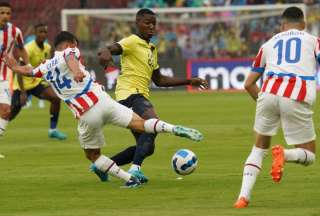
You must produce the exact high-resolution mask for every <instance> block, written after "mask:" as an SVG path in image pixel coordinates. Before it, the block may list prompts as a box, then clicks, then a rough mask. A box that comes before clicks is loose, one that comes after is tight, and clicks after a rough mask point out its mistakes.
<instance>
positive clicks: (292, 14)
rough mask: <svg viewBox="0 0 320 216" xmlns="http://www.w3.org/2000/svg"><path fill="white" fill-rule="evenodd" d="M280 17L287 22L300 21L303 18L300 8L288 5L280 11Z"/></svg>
mask: <svg viewBox="0 0 320 216" xmlns="http://www.w3.org/2000/svg"><path fill="white" fill-rule="evenodd" d="M281 18H282V19H285V20H287V21H289V22H301V21H303V20H304V15H303V11H302V10H301V9H300V8H298V7H289V8H287V9H285V11H284V12H283V13H282V15H281Z"/></svg>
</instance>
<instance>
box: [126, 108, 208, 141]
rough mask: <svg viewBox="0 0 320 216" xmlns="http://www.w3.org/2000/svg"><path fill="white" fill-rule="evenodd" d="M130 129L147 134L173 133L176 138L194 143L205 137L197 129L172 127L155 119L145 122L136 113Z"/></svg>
mask: <svg viewBox="0 0 320 216" xmlns="http://www.w3.org/2000/svg"><path fill="white" fill-rule="evenodd" d="M128 127H129V128H131V129H132V130H135V131H137V132H147V133H154V134H156V133H171V134H174V135H176V136H180V137H186V138H188V139H191V140H193V141H200V140H202V139H203V135H202V134H201V133H200V132H199V131H198V130H196V129H193V128H187V127H184V126H180V125H172V124H169V123H167V122H164V121H162V120H160V119H155V118H154V119H148V120H144V119H142V118H141V117H140V116H138V115H137V114H135V113H133V117H132V120H131V122H130V123H129V125H128Z"/></svg>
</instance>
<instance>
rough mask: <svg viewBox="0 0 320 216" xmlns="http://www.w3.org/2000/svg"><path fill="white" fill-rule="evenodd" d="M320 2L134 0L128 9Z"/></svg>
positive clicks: (303, 0)
mask: <svg viewBox="0 0 320 216" xmlns="http://www.w3.org/2000/svg"><path fill="white" fill-rule="evenodd" d="M319 2H320V1H319V0H134V1H131V2H128V7H147V8H163V7H208V6H226V5H254V4H287V3H306V4H314V3H319Z"/></svg>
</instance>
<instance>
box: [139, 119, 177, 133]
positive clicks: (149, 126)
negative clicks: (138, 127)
mask: <svg viewBox="0 0 320 216" xmlns="http://www.w3.org/2000/svg"><path fill="white" fill-rule="evenodd" d="M174 127H175V126H174V125H172V124H169V123H167V122H164V121H161V120H160V119H155V118H152V119H148V120H146V121H145V122H144V129H145V131H146V132H147V133H165V132H167V133H172V130H173V128H174Z"/></svg>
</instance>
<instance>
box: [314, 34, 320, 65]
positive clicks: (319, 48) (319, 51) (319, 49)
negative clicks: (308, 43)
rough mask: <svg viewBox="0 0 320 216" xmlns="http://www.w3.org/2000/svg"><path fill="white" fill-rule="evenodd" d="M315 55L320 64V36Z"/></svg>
mask: <svg viewBox="0 0 320 216" xmlns="http://www.w3.org/2000/svg"><path fill="white" fill-rule="evenodd" d="M315 56H316V58H317V61H318V63H319V64H320V38H318V39H317V43H316V49H315Z"/></svg>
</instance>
